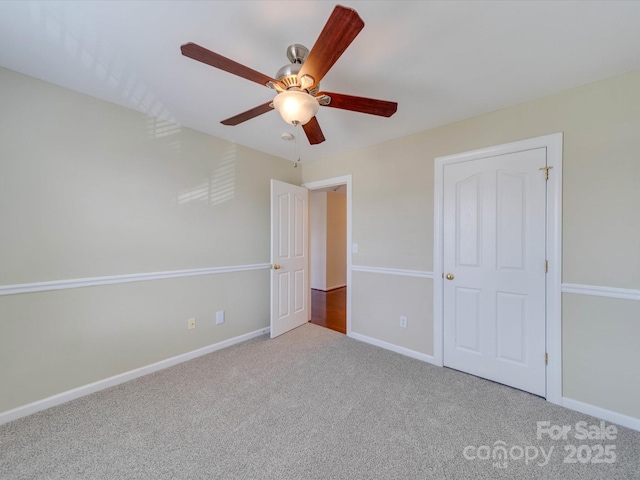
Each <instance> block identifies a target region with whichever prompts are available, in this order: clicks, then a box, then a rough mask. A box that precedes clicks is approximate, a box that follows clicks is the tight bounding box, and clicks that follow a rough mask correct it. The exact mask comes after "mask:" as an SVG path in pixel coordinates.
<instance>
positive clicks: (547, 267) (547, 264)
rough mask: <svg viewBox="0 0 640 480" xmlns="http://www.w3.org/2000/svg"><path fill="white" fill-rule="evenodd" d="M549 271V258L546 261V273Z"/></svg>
mask: <svg viewBox="0 0 640 480" xmlns="http://www.w3.org/2000/svg"><path fill="white" fill-rule="evenodd" d="M548 272H549V260H545V261H544V273H548Z"/></svg>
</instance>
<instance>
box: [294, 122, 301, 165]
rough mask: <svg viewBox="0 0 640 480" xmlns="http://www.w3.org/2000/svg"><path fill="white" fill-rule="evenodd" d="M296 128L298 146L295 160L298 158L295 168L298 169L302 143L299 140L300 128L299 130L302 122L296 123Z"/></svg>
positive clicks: (296, 146)
mask: <svg viewBox="0 0 640 480" xmlns="http://www.w3.org/2000/svg"><path fill="white" fill-rule="evenodd" d="M295 126H296V130H295V142H296V145H295V158H296V160H295V162H296V163H295V164H294V165H293V168H298V164H299V163H300V143H299V141H300V140H298V137H299V136H300V128H299V127H300V122H296V123H295Z"/></svg>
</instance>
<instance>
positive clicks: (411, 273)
mask: <svg viewBox="0 0 640 480" xmlns="http://www.w3.org/2000/svg"><path fill="white" fill-rule="evenodd" d="M351 269H352V270H353V271H354V272H368V273H382V274H385V275H399V276H402V277H419V278H433V272H427V271H423V270H406V269H400V268H381V267H365V266H364V265H353V266H352V267H351Z"/></svg>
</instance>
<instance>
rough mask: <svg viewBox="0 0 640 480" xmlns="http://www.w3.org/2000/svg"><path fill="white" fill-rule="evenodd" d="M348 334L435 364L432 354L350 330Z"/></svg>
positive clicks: (362, 340)
mask: <svg viewBox="0 0 640 480" xmlns="http://www.w3.org/2000/svg"><path fill="white" fill-rule="evenodd" d="M348 336H349V337H351V338H354V339H356V340H360V341H361V342H365V343H370V344H371V345H375V346H376V347H380V348H384V349H385V350H391V351H392V352H396V353H399V354H401V355H406V356H407V357H411V358H415V359H416V360H422V361H423V362H427V363H431V364H433V365H437V363H436V361H435V359H434V358H433V356H431V355H427V354H426V353H420V352H416V351H415V350H411V349H409V348H405V347H400V346H398V345H394V344H393V343H388V342H383V341H382V340H378V339H377V338H372V337H367V336H366V335H362V334H360V333H354V332H351V333H350V334H349V335H348Z"/></svg>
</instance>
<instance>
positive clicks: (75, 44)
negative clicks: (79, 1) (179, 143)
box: [23, 2, 175, 125]
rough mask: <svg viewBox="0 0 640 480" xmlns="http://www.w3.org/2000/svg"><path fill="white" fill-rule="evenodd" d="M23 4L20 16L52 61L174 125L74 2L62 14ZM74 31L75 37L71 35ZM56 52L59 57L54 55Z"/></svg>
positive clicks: (43, 6) (39, 5)
mask: <svg viewBox="0 0 640 480" xmlns="http://www.w3.org/2000/svg"><path fill="white" fill-rule="evenodd" d="M23 3H24V5H23V8H24V11H23V14H25V15H29V16H30V18H31V21H32V23H33V25H34V26H35V28H34V29H33V30H34V31H37V32H38V34H39V35H40V36H41V37H42V38H43V39H45V40H46V41H45V42H43V43H42V44H44V45H47V48H48V49H49V50H51V55H50V57H51V58H60V59H62V58H64V59H65V60H66V61H67V62H70V63H76V64H80V65H82V66H83V67H84V68H85V70H86V72H87V78H86V80H87V81H88V80H89V78H88V77H90V80H91V82H92V84H93V85H102V87H103V88H105V89H108V90H115V91H117V92H119V94H120V96H121V97H122V98H124V99H126V100H127V102H128V103H129V104H130V105H132V106H133V108H135V109H136V110H138V111H141V112H143V113H146V114H148V115H152V116H154V117H158V118H163V119H165V120H166V124H167V125H168V124H170V123H171V122H175V118H174V117H173V116H172V115H171V112H170V111H169V110H168V108H167V107H166V106H165V105H164V104H163V103H162V102H161V101H160V100H159V99H158V97H157V96H156V95H155V94H154V93H153V92H152V91H151V89H150V88H149V86H148V85H147V84H146V83H145V82H144V81H143V80H142V79H141V78H140V77H138V76H137V75H136V74H135V72H134V71H133V69H132V68H131V67H130V64H129V62H128V61H127V60H126V58H125V57H124V56H123V55H122V54H120V53H118V49H117V48H116V46H114V45H109V44H107V43H106V42H105V40H104V38H101V37H100V34H99V31H98V29H95V28H93V26H92V25H91V23H90V22H87V21H84V20H85V18H83V17H86V15H84V14H83V11H82V9H78V8H77V6H78V5H75V2H70V3H69V4H68V5H67V6H66V7H65V9H64V10H62V13H61V14H60V13H59V12H58V6H55V8H51V7H50V5H48V4H47V2H23ZM78 26H79V27H78ZM74 27H76V28H75V30H76V32H77V33H76V34H75V35H74V34H72V33H71V32H70V30H73V29H74ZM56 52H61V53H62V55H56V54H55V53H56ZM79 80H83V79H79Z"/></svg>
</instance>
